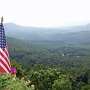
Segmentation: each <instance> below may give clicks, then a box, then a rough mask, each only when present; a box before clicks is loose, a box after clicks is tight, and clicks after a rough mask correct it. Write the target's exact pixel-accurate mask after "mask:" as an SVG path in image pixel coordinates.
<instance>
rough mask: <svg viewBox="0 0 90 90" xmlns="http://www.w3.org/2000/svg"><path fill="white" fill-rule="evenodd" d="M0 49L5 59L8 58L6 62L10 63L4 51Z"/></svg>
mask: <svg viewBox="0 0 90 90" xmlns="http://www.w3.org/2000/svg"><path fill="white" fill-rule="evenodd" d="M0 51H1V52H2V54H3V55H4V56H5V57H6V59H7V60H8V62H9V63H10V61H9V59H8V57H7V55H6V53H5V52H4V51H3V50H2V49H1V48H0Z"/></svg>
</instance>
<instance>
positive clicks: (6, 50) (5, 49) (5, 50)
mask: <svg viewBox="0 0 90 90" xmlns="http://www.w3.org/2000/svg"><path fill="white" fill-rule="evenodd" d="M3 51H4V52H5V53H6V55H7V56H8V58H9V53H8V49H7V47H5V48H4V50H3Z"/></svg>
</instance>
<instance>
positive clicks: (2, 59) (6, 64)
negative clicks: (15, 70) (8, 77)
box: [0, 56, 10, 70]
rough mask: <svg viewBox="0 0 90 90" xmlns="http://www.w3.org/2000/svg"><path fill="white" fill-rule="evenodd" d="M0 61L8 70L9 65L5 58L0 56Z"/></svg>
mask: <svg viewBox="0 0 90 90" xmlns="http://www.w3.org/2000/svg"><path fill="white" fill-rule="evenodd" d="M0 59H1V62H2V63H3V64H4V65H5V66H6V67H7V68H8V70H10V66H9V65H8V63H7V62H6V61H5V59H4V58H3V57H2V56H0Z"/></svg>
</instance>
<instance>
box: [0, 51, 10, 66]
mask: <svg viewBox="0 0 90 90" xmlns="http://www.w3.org/2000/svg"><path fill="white" fill-rule="evenodd" d="M0 56H2V57H3V58H4V59H5V61H6V62H7V63H8V65H9V66H10V63H9V62H8V60H7V58H6V57H5V56H4V55H3V54H2V52H0Z"/></svg>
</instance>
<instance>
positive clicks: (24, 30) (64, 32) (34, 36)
mask: <svg viewBox="0 0 90 90" xmlns="http://www.w3.org/2000/svg"><path fill="white" fill-rule="evenodd" d="M4 26H5V30H6V35H7V36H9V37H14V38H17V39H21V40H24V41H28V42H36V41H39V43H40V42H45V41H46V42H48V43H49V42H51V43H52V42H55V43H57V42H59V44H60V43H64V44H75V43H81V44H82V43H89V42H90V24H88V25H84V26H74V27H63V28H41V27H24V26H19V25H16V24H14V23H6V24H4Z"/></svg>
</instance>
